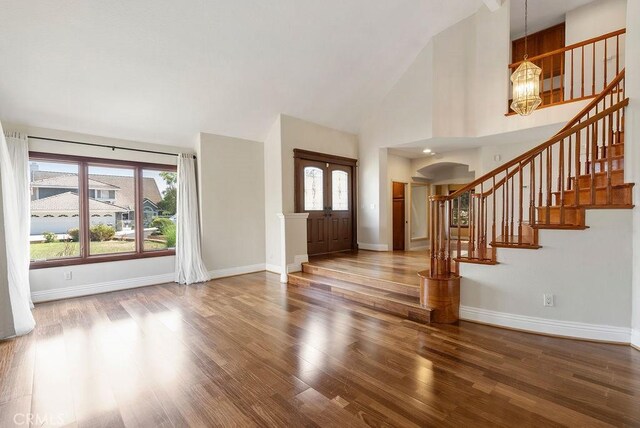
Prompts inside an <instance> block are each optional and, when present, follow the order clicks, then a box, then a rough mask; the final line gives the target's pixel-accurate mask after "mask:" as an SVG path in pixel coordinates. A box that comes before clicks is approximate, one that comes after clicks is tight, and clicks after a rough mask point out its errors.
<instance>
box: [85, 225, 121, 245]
mask: <svg viewBox="0 0 640 428" xmlns="http://www.w3.org/2000/svg"><path fill="white" fill-rule="evenodd" d="M89 232H90V235H91V240H92V241H99V242H103V241H109V240H111V239H113V237H114V236H115V234H116V229H115V228H113V227H112V226H109V225H107V224H96V225H95V226H91V229H89Z"/></svg>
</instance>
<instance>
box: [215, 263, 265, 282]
mask: <svg viewBox="0 0 640 428" xmlns="http://www.w3.org/2000/svg"><path fill="white" fill-rule="evenodd" d="M263 270H266V266H265V264H264V263H258V264H255V265H247V266H237V267H232V268H226V269H215V270H211V271H209V275H211V279H217V278H226V277H228V276H236V275H244V274H246V273H254V272H262V271H263Z"/></svg>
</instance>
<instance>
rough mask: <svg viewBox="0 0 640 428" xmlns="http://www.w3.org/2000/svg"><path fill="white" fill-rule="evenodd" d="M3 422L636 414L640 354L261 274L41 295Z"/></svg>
mask: <svg viewBox="0 0 640 428" xmlns="http://www.w3.org/2000/svg"><path fill="white" fill-rule="evenodd" d="M34 315H35V317H36V319H37V323H38V324H37V327H36V330H35V331H34V332H33V333H32V334H30V335H28V336H25V337H21V338H18V339H14V340H8V341H3V342H0V427H11V426H15V425H18V426H27V425H29V424H25V423H24V421H25V420H26V419H25V418H30V419H29V420H30V421H31V422H32V423H31V424H30V425H31V426H45V427H48V426H79V427H84V426H88V427H94V426H96V427H97V426H103V427H118V426H143V427H152V426H153V427H156V426H161V427H162V426H167V427H168V426H241V427H251V426H282V427H298V426H323V427H324V426H329V427H330V426H335V427H347V426H354V427H355V426H366V425H369V426H379V427H382V426H406V427H410V426H456V427H460V426H469V427H477V426H518V427H523V426H535V427H545V426H607V425H608V426H640V405H639V404H640V352H638V351H636V350H634V349H632V348H630V347H628V346H616V345H607V344H597V343H589V342H580V341H573V340H568V339H559V338H551V337H544V336H537V335H532V334H525V333H519V332H514V331H509V330H503V329H498V328H493V327H488V326H482V325H476V324H471V323H465V322H461V323H460V325H457V326H456V325H450V326H447V325H422V324H418V323H415V322H412V321H408V320H403V319H400V318H397V317H395V316H392V315H388V314H383V313H379V312H376V311H374V310H371V309H367V308H365V307H361V306H358V305H356V304H351V303H348V302H344V301H342V300H341V299H333V298H330V297H327V296H325V295H322V294H321V293H318V292H317V291H314V290H310V289H302V288H301V289H296V288H292V289H287V287H286V286H285V285H282V284H280V283H279V282H278V276H277V275H274V274H269V273H256V274H250V275H243V276H237V277H233V278H226V279H220V280H216V281H212V282H210V283H207V284H201V285H195V286H178V285H176V284H167V285H160V286H151V287H145V288H138V289H134V290H126V291H121V292H114V293H109V294H103V295H97V296H89V297H83V298H77V299H70V300H64V301H58V302H51V303H44V304H39V305H36V308H35V310H34Z"/></svg>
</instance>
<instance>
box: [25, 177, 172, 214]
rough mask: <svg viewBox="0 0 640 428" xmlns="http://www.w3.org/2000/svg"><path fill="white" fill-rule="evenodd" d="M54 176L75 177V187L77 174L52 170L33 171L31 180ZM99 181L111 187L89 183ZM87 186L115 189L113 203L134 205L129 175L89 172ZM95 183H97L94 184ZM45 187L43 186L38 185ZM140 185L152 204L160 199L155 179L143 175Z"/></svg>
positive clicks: (37, 180)
mask: <svg viewBox="0 0 640 428" xmlns="http://www.w3.org/2000/svg"><path fill="white" fill-rule="evenodd" d="M56 177H71V178H73V179H75V182H74V183H75V184H74V186H72V187H77V186H78V184H77V179H78V178H77V177H78V175H77V174H69V173H64V172H54V171H33V180H34V182H41V181H43V180H48V179H54V178H56ZM64 180H68V178H64ZM92 182H93V183H99V184H100V185H104V186H111V187H93V186H91V183H92ZM89 183H90V185H89V188H91V189H106V190H117V191H116V199H115V201H114V204H115V205H119V206H121V207H130V208H131V210H133V209H134V207H135V194H136V191H135V185H134V183H135V181H134V180H133V179H132V178H131V177H122V176H116V175H104V174H89ZM96 185H97V184H96ZM39 187H45V186H39ZM51 187H54V186H51ZM142 187H143V195H144V197H145V198H146V199H149V200H150V201H151V202H153V203H154V204H156V205H157V204H158V202H160V201H161V200H162V195H161V194H160V190H159V189H158V184H157V183H156V180H154V179H153V178H151V177H143V179H142Z"/></svg>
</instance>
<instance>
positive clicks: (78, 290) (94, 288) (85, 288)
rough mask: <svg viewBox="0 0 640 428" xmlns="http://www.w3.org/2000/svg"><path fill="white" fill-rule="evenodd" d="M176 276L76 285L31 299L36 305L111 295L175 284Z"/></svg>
mask: <svg viewBox="0 0 640 428" xmlns="http://www.w3.org/2000/svg"><path fill="white" fill-rule="evenodd" d="M174 280H175V274H174V273H173V272H172V273H165V274H162V275H153V276H143V277H140V278H129V279H119V280H116V281H107V282H97V283H95V284H86V285H75V286H72V287H64V288H55V289H52V290H42V291H33V292H32V293H31V299H32V300H33V301H34V302H35V303H39V302H48V301H50V300H60V299H71V298H73V297H81V296H89V295H92V294H101V293H109V292H111V291H120V290H127V289H129V288H138V287H147V286H149V285H157V284H165V283H168V282H174Z"/></svg>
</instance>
